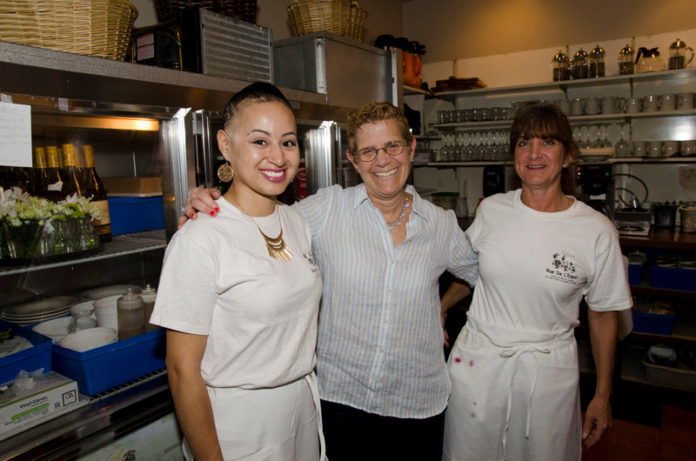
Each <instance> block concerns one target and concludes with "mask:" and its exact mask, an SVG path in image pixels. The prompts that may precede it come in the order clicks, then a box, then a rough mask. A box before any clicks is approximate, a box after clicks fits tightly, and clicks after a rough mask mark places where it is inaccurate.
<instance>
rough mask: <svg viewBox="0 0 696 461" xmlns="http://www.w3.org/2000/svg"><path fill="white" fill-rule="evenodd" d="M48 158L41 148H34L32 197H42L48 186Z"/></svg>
mask: <svg viewBox="0 0 696 461" xmlns="http://www.w3.org/2000/svg"><path fill="white" fill-rule="evenodd" d="M47 168H48V157H46V149H44V148H43V147H35V148H34V187H33V189H34V195H39V196H41V195H43V191H45V190H46V187H47V186H48V173H47V172H46V169H47Z"/></svg>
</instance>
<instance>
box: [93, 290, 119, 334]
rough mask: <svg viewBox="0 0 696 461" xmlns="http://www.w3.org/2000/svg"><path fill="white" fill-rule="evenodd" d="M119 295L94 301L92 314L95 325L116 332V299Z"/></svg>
mask: <svg viewBox="0 0 696 461" xmlns="http://www.w3.org/2000/svg"><path fill="white" fill-rule="evenodd" d="M120 297H121V295H113V296H107V297H106V298H101V299H98V300H96V301H94V314H95V316H96V317H97V325H99V326H100V327H106V328H113V329H114V330H116V331H118V305H117V303H118V298H120Z"/></svg>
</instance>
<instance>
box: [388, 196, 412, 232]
mask: <svg viewBox="0 0 696 461" xmlns="http://www.w3.org/2000/svg"><path fill="white" fill-rule="evenodd" d="M404 195H405V197H404V204H403V205H401V212H400V213H399V217H398V218H396V219H395V220H393V221H386V223H387V226H389V232H391V231H393V230H394V226H400V225H402V224H403V222H402V220H401V218H403V217H404V216H406V209H407V208H408V207H409V206H410V203H409V202H410V197H409V195H408V194H404Z"/></svg>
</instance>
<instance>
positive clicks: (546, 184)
mask: <svg viewBox="0 0 696 461" xmlns="http://www.w3.org/2000/svg"><path fill="white" fill-rule="evenodd" d="M568 161H569V159H568V158H567V156H566V155H565V152H564V149H563V145H562V144H561V143H560V142H559V141H557V140H555V139H553V138H547V137H532V138H527V137H524V136H522V137H520V138H518V139H517V143H516V144H515V171H516V172H517V175H518V176H519V177H520V179H521V180H522V187H523V188H527V189H540V190H552V189H555V188H557V189H558V190H559V191H560V190H561V172H562V171H563V168H564V165H565V164H566V162H568Z"/></svg>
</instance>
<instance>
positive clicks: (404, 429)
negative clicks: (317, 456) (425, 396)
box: [321, 400, 445, 461]
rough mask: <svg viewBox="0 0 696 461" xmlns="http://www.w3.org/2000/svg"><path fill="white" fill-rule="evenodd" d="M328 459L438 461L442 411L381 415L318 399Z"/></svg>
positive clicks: (442, 422)
mask: <svg viewBox="0 0 696 461" xmlns="http://www.w3.org/2000/svg"><path fill="white" fill-rule="evenodd" d="M321 412H322V418H323V422H324V437H325V439H326V454H327V456H328V457H329V460H330V461H391V460H394V461H396V460H399V461H440V460H441V459H442V441H443V437H444V429H445V413H444V412H442V413H440V414H439V415H436V416H433V417H431V418H425V419H401V418H391V417H389V416H380V415H376V414H373V413H367V412H365V411H362V410H357V409H355V408H352V407H349V406H346V405H341V404H338V403H333V402H328V401H326V400H322V401H321Z"/></svg>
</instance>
